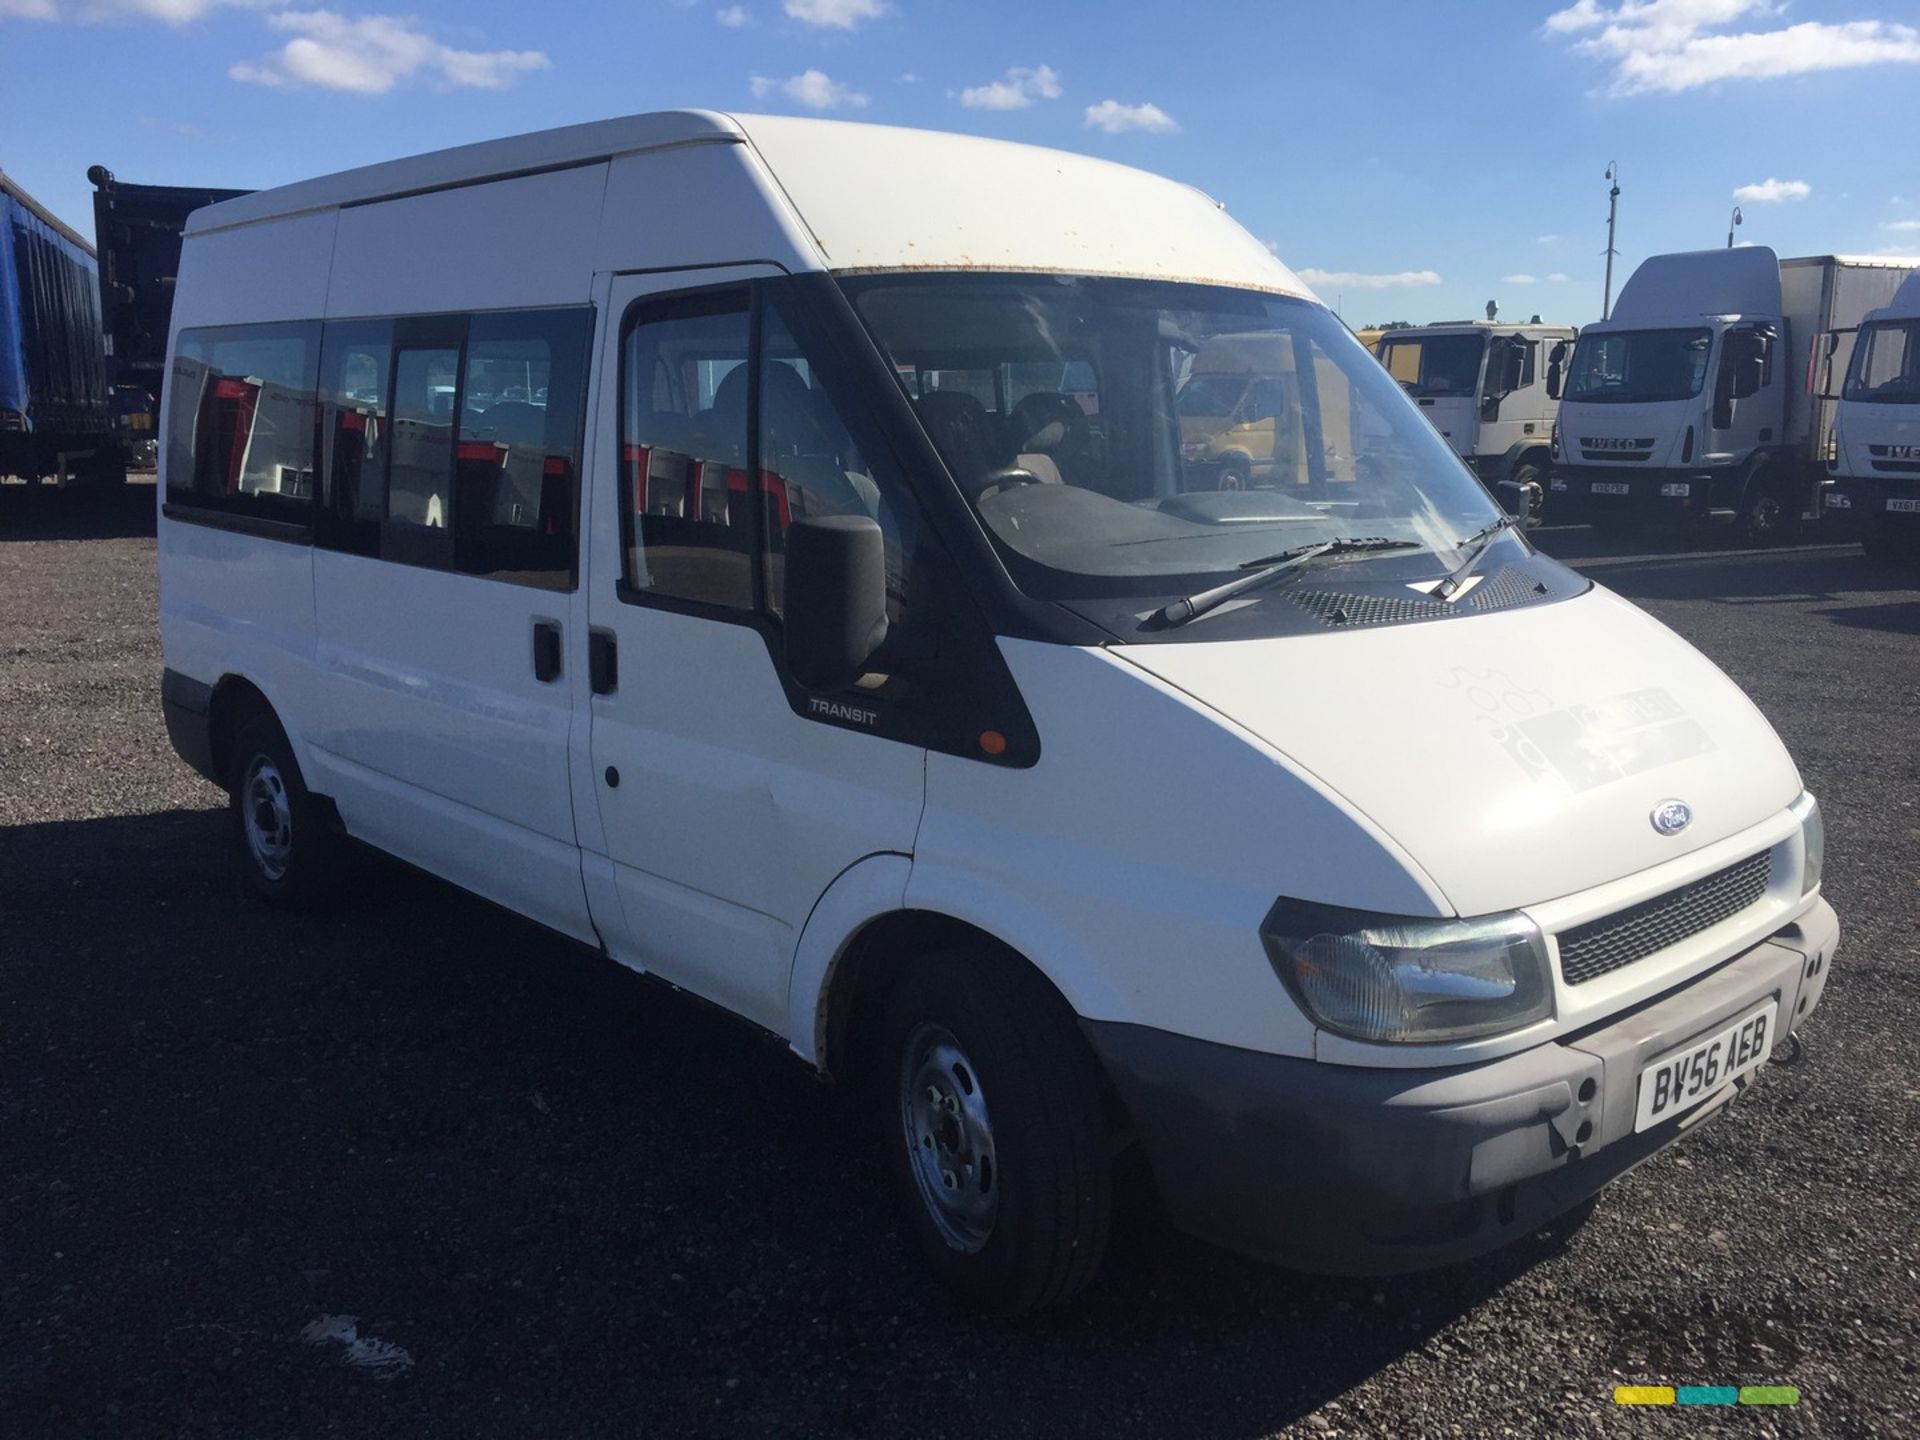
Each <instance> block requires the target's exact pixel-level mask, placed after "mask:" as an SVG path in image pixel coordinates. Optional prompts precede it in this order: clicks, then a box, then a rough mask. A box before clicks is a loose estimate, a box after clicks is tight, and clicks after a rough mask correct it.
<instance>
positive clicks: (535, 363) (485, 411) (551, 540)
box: [453, 310, 593, 590]
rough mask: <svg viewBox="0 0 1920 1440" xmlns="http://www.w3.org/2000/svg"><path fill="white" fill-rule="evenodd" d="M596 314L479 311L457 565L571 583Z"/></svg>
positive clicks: (457, 489)
mask: <svg viewBox="0 0 1920 1440" xmlns="http://www.w3.org/2000/svg"><path fill="white" fill-rule="evenodd" d="M592 334H593V317H592V312H590V311H587V310H571V311H564V310H563V311H541V312H528V313H520V314H496V315H476V316H475V317H474V318H473V321H472V324H471V326H470V327H469V329H468V332H467V352H466V372H465V375H464V378H463V381H462V384H461V387H460V395H461V408H460V433H459V440H458V444H457V447H456V449H455V453H454V496H453V517H454V537H453V565H454V569H456V570H459V571H462V572H463V573H465V574H468V575H487V576H491V577H492V578H494V579H496V580H509V581H513V582H515V583H517V584H523V585H537V586H540V587H542V588H544V589H549V590H568V589H571V588H572V587H573V584H574V582H575V578H576V574H577V564H576V556H577V554H578V546H577V545H576V543H575V537H576V535H577V527H578V524H579V519H578V516H579V484H580V482H579V474H580V463H579V462H580V425H581V417H582V414H583V408H584V401H585V397H586V364H587V346H588V343H589V341H590V339H591V337H592Z"/></svg>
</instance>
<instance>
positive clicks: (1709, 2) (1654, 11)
mask: <svg viewBox="0 0 1920 1440" xmlns="http://www.w3.org/2000/svg"><path fill="white" fill-rule="evenodd" d="M1785 8H1786V7H1785V5H1784V4H1781V5H1776V4H1774V3H1772V0H1615V3H1613V4H1611V5H1609V4H1606V3H1605V0H1576V3H1574V4H1573V5H1570V6H1568V7H1567V8H1566V9H1564V10H1558V11H1555V12H1554V13H1553V14H1552V15H1549V16H1548V17H1547V22H1546V28H1547V29H1548V31H1550V32H1552V33H1555V34H1560V35H1579V36H1581V37H1582V38H1581V39H1578V40H1576V41H1574V48H1575V49H1576V50H1579V51H1581V52H1582V53H1584V54H1588V55H1592V56H1594V57H1596V58H1598V59H1599V60H1601V61H1602V62H1603V63H1605V64H1607V65H1610V66H1611V67H1612V70H1613V78H1612V83H1611V85H1610V86H1609V87H1608V88H1609V90H1610V92H1611V93H1612V94H1614V95H1637V94H1641V93H1644V92H1647V91H1658V92H1664V93H1668V94H1673V93H1677V92H1679V91H1683V90H1692V89H1696V88H1698V87H1699V86H1702V85H1713V84H1717V83H1718V82H1720V81H1722V80H1763V79H1772V78H1775V77H1778V76H1782V75H1805V74H1810V73H1813V72H1815V71H1821V70H1851V69H1856V68H1858V67H1860V66H1863V65H1886V64H1920V30H1916V29H1915V28H1914V27H1913V26H1911V25H1899V24H1895V23H1894V22H1892V21H1883V20H1849V21H1845V22H1842V23H1839V24H1828V23H1825V22H1822V21H1812V20H1809V21H1803V22H1802V23H1800V24H1798V25H1785V26H1781V27H1780V28H1779V29H1774V30H1758V29H1749V30H1741V31H1735V32H1731V33H1728V32H1726V27H1727V26H1729V25H1731V24H1733V22H1734V21H1736V20H1740V19H1742V18H1743V17H1746V18H1750V19H1751V20H1752V21H1754V22H1764V20H1766V19H1770V18H1771V17H1773V16H1774V15H1776V14H1778V13H1779V12H1780V11H1781V10H1784V9H1785ZM1710 31H1719V32H1722V33H1717V34H1715V33H1708V32H1710Z"/></svg>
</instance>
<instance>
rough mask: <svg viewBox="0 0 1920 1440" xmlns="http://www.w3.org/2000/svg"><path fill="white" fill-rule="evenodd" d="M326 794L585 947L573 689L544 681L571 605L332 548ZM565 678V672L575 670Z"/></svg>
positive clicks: (324, 612) (325, 592) (322, 742)
mask: <svg viewBox="0 0 1920 1440" xmlns="http://www.w3.org/2000/svg"><path fill="white" fill-rule="evenodd" d="M314 554H315V576H314V594H315V600H316V603H317V605H318V608H319V617H320V619H319V644H318V647H317V655H316V684H315V692H316V693H315V694H314V696H313V698H312V701H311V702H310V703H309V704H308V706H307V707H305V709H304V711H303V713H301V714H300V715H298V716H296V717H295V720H294V721H293V722H290V724H292V723H297V724H298V725H299V726H300V728H301V729H302V730H304V731H305V733H306V734H307V736H308V737H309V739H310V741H311V743H312V745H313V747H314V749H315V751H316V757H315V758H316V764H317V766H318V769H319V773H318V775H317V776H315V778H314V780H313V788H315V789H316V790H319V791H321V792H323V793H325V794H327V795H330V796H332V797H333V800H334V802H335V804H337V805H338V806H339V808H340V815H341V818H342V819H343V820H345V821H346V824H347V829H348V830H349V831H350V832H351V833H353V834H354V835H356V836H359V837H361V838H363V839H366V840H368V841H370V842H371V843H373V844H375V845H378V846H379V847H380V848H381V849H383V850H390V851H392V852H393V853H394V854H396V855H399V856H400V857H401V858H402V859H405V860H409V861H412V862H413V863H415V864H418V865H422V866H425V867H426V868H427V869H430V870H433V871H434V872H435V873H437V874H440V875H443V876H445V877H446V878H447V879H449V880H452V881H453V882H454V883H455V884H457V885H462V886H464V887H466V888H467V889H470V890H473V891H476V892H477V893H479V894H481V895H485V896H486V897H487V898H489V899H491V900H497V901H499V902H500V903H501V904H504V905H508V906H511V907H512V908H513V909H516V910H519V911H521V912H523V913H524V914H527V915H530V916H532V917H533V918H534V919H536V920H538V921H540V922H541V923H542V924H545V925H551V926H552V927H553V928H554V929H556V930H560V931H563V932H565V933H566V934H568V935H573V936H575V937H577V938H581V939H591V938H592V926H591V924H590V923H589V920H588V917H587V909H586V896H585V893H584V891H583V890H582V888H581V880H580V866H579V861H578V857H577V855H576V853H575V847H574V830H573V803H572V799H571V796H570V795H569V793H568V785H567V745H568V735H569V731H570V728H571V725H572V720H573V706H572V700H571V697H570V695H569V694H568V691H567V687H566V685H565V684H564V683H560V682H556V683H542V682H541V681H540V680H538V679H537V678H536V677H535V675H534V671H533V631H532V627H533V624H534V622H535V620H536V619H538V620H545V621H550V622H552V623H555V624H560V625H563V626H564V623H565V621H566V618H567V608H568V601H569V598H570V597H569V596H567V595H566V594H564V593H560V592H553V591H541V590H532V589H529V588H527V587H525V586H519V585H508V584H502V583H499V582H496V581H490V580H483V579H479V578H477V577H474V576H469V575H458V574H453V573H451V572H448V571H443V570H430V569H425V568H422V567H419V566H413V565H399V564H393V563H390V562H387V561H381V560H375V559H370V558H368V557H365V556H360V555H347V554H341V553H338V552H335V551H327V550H321V551H316V552H314ZM562 681H564V671H563V675H562Z"/></svg>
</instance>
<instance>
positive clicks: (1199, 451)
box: [1161, 440, 1207, 464]
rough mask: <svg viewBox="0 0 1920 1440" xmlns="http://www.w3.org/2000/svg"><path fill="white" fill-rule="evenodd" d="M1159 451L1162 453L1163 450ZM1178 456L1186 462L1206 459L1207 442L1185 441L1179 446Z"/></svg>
mask: <svg viewBox="0 0 1920 1440" xmlns="http://www.w3.org/2000/svg"><path fill="white" fill-rule="evenodd" d="M1161 453H1163V454H1164V453H1165V452H1164V451H1163V452H1161ZM1180 458H1181V459H1182V460H1185V461H1186V462H1187V463H1188V464H1192V463H1193V462H1194V461H1195V460H1204V459H1206V458H1207V442H1206V441H1204V440H1188V441H1185V442H1184V443H1182V444H1181V446H1180Z"/></svg>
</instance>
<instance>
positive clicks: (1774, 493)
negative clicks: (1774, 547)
mask: <svg viewBox="0 0 1920 1440" xmlns="http://www.w3.org/2000/svg"><path fill="white" fill-rule="evenodd" d="M1916 263H1920V262H1915V261H1913V260H1892V259H1888V258H1885V257H1879V256H1866V257H1853V256H1844V255H1811V256H1805V257H1802V258H1799V259H1793V260H1782V259H1780V258H1779V257H1778V256H1776V255H1775V254H1774V252H1773V251H1771V250H1769V249H1768V248H1767V247H1766V246H1764V245H1751V246H1742V247H1740V248H1738V249H1726V250H1695V251H1688V252H1683V253H1680V254H1673V255H1654V256H1650V257H1649V258H1647V259H1646V260H1644V261H1642V262H1641V263H1640V266H1639V268H1638V269H1636V270H1635V271H1634V272H1633V275H1632V277H1631V278H1629V279H1628V281H1627V283H1626V286H1625V287H1624V288H1623V289H1622V290H1621V292H1620V302H1619V304H1617V305H1616V306H1615V307H1614V311H1613V314H1612V316H1611V317H1609V318H1608V319H1606V320H1602V321H1598V322H1596V323H1594V324H1592V325H1588V326H1587V327H1585V328H1584V329H1583V330H1582V331H1581V332H1580V338H1579V340H1578V341H1577V342H1576V343H1575V345H1574V350H1573V356H1572V369H1571V371H1570V373H1569V374H1568V375H1567V376H1566V379H1565V393H1564V394H1563V395H1562V397H1561V404H1560V418H1559V422H1558V424H1557V426H1556V428H1555V431H1554V437H1553V439H1554V467H1553V478H1552V482H1551V498H1550V500H1549V504H1550V507H1551V510H1552V513H1553V515H1554V517H1555V519H1556V520H1568V521H1576V522H1579V521H1584V522H1588V523H1591V524H1594V525H1597V526H1600V527H1602V528H1607V529H1627V528H1635V527H1646V528H1650V529H1665V530H1668V531H1672V530H1675V529H1678V528H1681V527H1684V526H1687V525H1690V524H1693V523H1695V522H1698V521H1704V520H1719V521H1726V522H1731V523H1733V524H1735V525H1736V526H1737V527H1738V528H1739V529H1740V531H1741V532H1742V533H1743V534H1744V535H1745V536H1746V537H1747V538H1749V539H1751V540H1754V541H1760V542H1765V541H1771V540H1778V539H1782V538H1784V537H1786V536H1788V535H1790V534H1792V533H1793V532H1794V531H1795V530H1797V529H1798V528H1799V526H1800V525H1801V523H1802V522H1803V521H1808V520H1816V519H1818V518H1819V517H1820V515H1821V512H1822V510H1823V509H1824V506H1823V503H1822V497H1823V493H1824V491H1825V490H1826V488H1827V481H1828V475H1827V466H1826V454H1825V451H1826V441H1827V437H1828V435H1829V434H1830V433H1831V429H1832V413H1831V411H1832V405H1833V401H1832V399H1831V398H1828V397H1826V396H1824V395H1823V394H1822V393H1821V389H1822V387H1821V386H1819V385H1818V383H1817V371H1818V367H1819V363H1820V360H1821V357H1822V356H1823V355H1828V354H1830V353H1831V348H1832V340H1831V338H1830V337H1832V336H1834V335H1835V334H1851V332H1852V330H1853V329H1854V328H1855V327H1857V326H1858V325H1859V323H1860V320H1861V317H1862V316H1864V315H1865V314H1866V313H1867V312H1868V311H1869V310H1872V309H1873V308H1875V307H1876V306H1879V305H1884V304H1885V303H1886V302H1887V301H1888V300H1889V299H1891V298H1892V295H1893V292H1894V289H1895V287H1896V286H1897V285H1898V284H1899V282H1900V278H1901V276H1902V275H1903V274H1904V273H1905V271H1906V270H1908V269H1909V268H1911V267H1912V266H1913V265H1914V264H1916Z"/></svg>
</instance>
